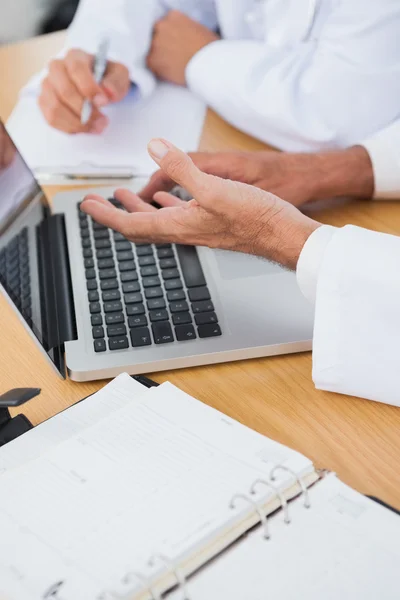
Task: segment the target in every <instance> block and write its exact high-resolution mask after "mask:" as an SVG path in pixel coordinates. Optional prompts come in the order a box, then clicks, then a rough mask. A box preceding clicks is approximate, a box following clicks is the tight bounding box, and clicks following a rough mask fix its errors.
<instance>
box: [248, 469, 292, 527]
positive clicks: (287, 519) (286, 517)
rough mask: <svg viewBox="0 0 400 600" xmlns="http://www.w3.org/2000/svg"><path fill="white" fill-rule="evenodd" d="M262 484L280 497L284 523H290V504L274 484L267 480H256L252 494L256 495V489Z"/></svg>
mask: <svg viewBox="0 0 400 600" xmlns="http://www.w3.org/2000/svg"><path fill="white" fill-rule="evenodd" d="M260 483H261V484H263V485H266V486H268V487H269V488H271V489H272V490H274V492H275V494H276V495H277V496H278V498H279V500H280V502H281V506H282V509H283V514H284V521H285V523H290V517H289V507H288V503H287V500H286V498H285V496H284V495H283V494H282V492H281V490H280V489H279V488H277V487H276V486H274V485H272V483H270V482H269V481H267V480H266V479H256V480H255V482H254V483H253V484H252V486H251V488H250V494H252V495H254V494H255V493H256V487H257V485H259V484H260Z"/></svg>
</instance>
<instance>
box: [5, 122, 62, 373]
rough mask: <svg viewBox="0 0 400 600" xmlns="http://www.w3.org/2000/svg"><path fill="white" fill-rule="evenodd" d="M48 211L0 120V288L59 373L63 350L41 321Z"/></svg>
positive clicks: (33, 178) (38, 189)
mask: <svg viewBox="0 0 400 600" xmlns="http://www.w3.org/2000/svg"><path fill="white" fill-rule="evenodd" d="M47 208H48V207H47V202H46V199H45V196H44V194H43V192H42V190H41V188H40V186H39V185H38V183H37V181H36V179H35V177H34V175H33V173H32V171H31V170H30V169H29V168H28V166H27V165H26V163H25V161H24V160H23V158H22V156H21V154H20V153H19V152H18V150H17V148H16V147H15V145H14V144H13V142H12V140H11V138H10V136H9V135H8V133H7V131H6V129H5V127H4V125H3V124H2V122H1V121H0V284H1V285H2V286H3V288H4V289H5V291H6V292H7V295H8V296H9V298H10V299H11V301H12V303H13V304H14V306H15V308H16V309H17V310H18V311H19V313H20V315H21V316H22V318H23V319H24V320H25V322H26V324H27V325H28V327H29V328H30V329H31V331H32V332H33V333H34V335H35V337H36V338H37V340H38V341H39V343H40V344H41V346H42V347H43V349H44V350H45V352H46V354H47V355H48V357H49V358H50V359H51V361H52V362H53V363H55V364H56V366H57V368H59V358H60V357H59V350H58V349H56V350H54V349H52V348H50V347H49V344H48V342H47V334H46V326H45V322H44V319H42V311H43V298H42V292H41V290H42V289H43V288H42V285H41V272H40V270H41V267H40V261H39V253H38V226H39V225H40V223H41V222H42V221H43V220H44V219H45V217H46V213H47ZM0 336H1V334H0Z"/></svg>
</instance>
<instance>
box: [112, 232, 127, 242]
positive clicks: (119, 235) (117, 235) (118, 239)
mask: <svg viewBox="0 0 400 600" xmlns="http://www.w3.org/2000/svg"><path fill="white" fill-rule="evenodd" d="M114 240H115V241H116V242H126V241H127V239H126V237H125V236H124V235H122V233H120V232H119V231H114Z"/></svg>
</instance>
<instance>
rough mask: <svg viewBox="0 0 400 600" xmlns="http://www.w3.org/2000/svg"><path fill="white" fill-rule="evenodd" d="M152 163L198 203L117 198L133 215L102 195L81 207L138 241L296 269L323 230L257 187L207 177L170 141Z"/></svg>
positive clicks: (126, 194) (154, 148)
mask: <svg viewBox="0 0 400 600" xmlns="http://www.w3.org/2000/svg"><path fill="white" fill-rule="evenodd" d="M149 152H150V155H151V156H152V158H153V159H154V160H155V161H156V162H157V163H158V164H159V165H160V166H161V168H162V169H163V171H164V172H165V173H166V174H167V175H168V176H169V177H170V178H171V179H173V181H175V182H176V183H178V184H179V185H181V186H183V187H184V188H185V189H186V190H187V191H188V192H189V193H190V194H191V195H192V196H193V198H195V199H194V200H191V201H190V202H183V201H182V200H178V199H177V198H175V197H174V196H171V195H170V194H168V193H166V192H158V193H157V194H156V195H155V200H156V201H157V202H158V204H160V205H161V206H162V208H161V209H159V210H157V209H156V208H154V207H153V206H151V205H150V204H148V203H146V202H143V201H142V200H141V199H140V198H139V197H138V196H136V195H135V194H133V193H132V192H130V191H128V190H117V191H116V192H115V197H116V198H117V199H118V200H119V201H120V202H121V203H122V204H123V205H124V206H125V208H126V209H127V211H128V212H125V211H122V210H120V209H117V208H115V207H114V206H112V205H111V204H110V203H109V202H107V201H106V200H105V199H104V198H102V197H100V196H93V195H89V196H86V198H85V200H84V202H83V203H82V205H81V208H82V210H83V211H84V212H86V213H88V214H89V215H91V216H92V217H93V219H95V220H96V221H97V222H99V223H102V224H103V225H106V226H107V227H111V228H112V229H114V230H116V231H119V232H121V233H122V234H123V235H124V236H125V237H127V238H129V239H130V240H132V241H136V242H144V241H146V242H147V241H148V242H160V243H162V242H175V243H179V244H191V245H198V246H208V247H210V248H223V249H226V250H236V251H239V252H246V253H249V254H255V255H258V256H263V257H265V258H269V259H272V260H275V261H277V262H279V263H280V264H282V265H284V266H286V267H288V268H292V269H294V268H295V267H296V265H297V261H298V258H299V255H300V252H301V249H302V248H303V246H304V243H305V242H306V240H307V238H308V237H309V236H310V235H311V233H312V232H313V231H314V230H315V229H317V227H319V224H318V223H316V222H315V221H312V220H311V219H309V218H308V217H306V216H305V215H303V214H302V213H300V211H298V210H297V209H296V208H295V207H294V206H292V205H290V204H288V203H287V202H284V201H283V200H280V199H279V198H277V197H276V196H273V195H272V194H270V193H267V192H263V191H261V190H260V189H258V188H255V187H252V186H249V185H245V184H243V183H238V182H234V181H230V180H224V179H221V178H219V177H216V176H213V175H208V174H205V173H202V172H201V171H200V170H199V169H198V168H197V167H196V166H195V164H194V163H193V161H192V160H191V159H190V158H189V156H187V155H186V154H184V153H183V152H181V151H180V150H177V149H176V148H175V147H174V146H172V144H170V143H169V142H165V141H164V140H153V141H152V142H151V143H150V144H149Z"/></svg>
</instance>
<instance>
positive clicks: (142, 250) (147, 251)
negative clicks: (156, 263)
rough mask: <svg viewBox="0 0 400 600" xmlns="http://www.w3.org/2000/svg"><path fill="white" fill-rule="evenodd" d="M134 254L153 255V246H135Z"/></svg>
mask: <svg viewBox="0 0 400 600" xmlns="http://www.w3.org/2000/svg"><path fill="white" fill-rule="evenodd" d="M136 254H137V255H138V256H150V255H151V256H153V248H152V247H151V246H148V245H145V246H142V245H140V246H136Z"/></svg>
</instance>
